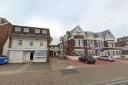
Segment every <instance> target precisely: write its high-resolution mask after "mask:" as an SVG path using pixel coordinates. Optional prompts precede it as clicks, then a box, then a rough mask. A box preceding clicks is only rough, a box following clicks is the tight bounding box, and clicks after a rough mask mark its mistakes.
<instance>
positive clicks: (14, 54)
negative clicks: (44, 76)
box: [0, 25, 51, 63]
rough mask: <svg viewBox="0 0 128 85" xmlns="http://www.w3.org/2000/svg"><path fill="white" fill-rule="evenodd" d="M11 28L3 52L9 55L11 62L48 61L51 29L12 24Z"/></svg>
mask: <svg viewBox="0 0 128 85" xmlns="http://www.w3.org/2000/svg"><path fill="white" fill-rule="evenodd" d="M0 29H3V30H4V29H7V27H4V28H1V27H0ZM9 30H11V32H9V34H8V36H7V37H6V42H5V43H4V44H3V46H4V47H3V52H2V54H3V55H7V56H8V57H9V63H21V62H47V61H48V51H49V47H50V41H51V37H50V32H49V29H46V28H37V27H28V26H19V25H10V29H9ZM0 32H1V33H2V31H0ZM5 33H6V32H5Z"/></svg>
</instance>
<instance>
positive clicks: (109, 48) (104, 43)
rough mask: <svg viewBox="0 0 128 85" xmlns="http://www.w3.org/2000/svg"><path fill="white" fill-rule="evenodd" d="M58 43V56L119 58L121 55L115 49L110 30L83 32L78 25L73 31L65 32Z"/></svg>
mask: <svg viewBox="0 0 128 85" xmlns="http://www.w3.org/2000/svg"><path fill="white" fill-rule="evenodd" d="M60 42H61V43H60V44H59V48H60V49H59V54H60V56H63V55H68V56H76V55H92V56H100V55H112V56H115V57H119V56H120V55H121V50H120V49H117V48H116V46H115V37H114V35H113V34H112V33H111V32H110V30H105V31H103V32H97V33H94V32H89V31H83V30H82V29H81V27H80V26H79V25H78V26H76V27H75V28H74V29H73V30H71V31H67V32H66V34H65V35H64V36H63V37H61V38H60Z"/></svg>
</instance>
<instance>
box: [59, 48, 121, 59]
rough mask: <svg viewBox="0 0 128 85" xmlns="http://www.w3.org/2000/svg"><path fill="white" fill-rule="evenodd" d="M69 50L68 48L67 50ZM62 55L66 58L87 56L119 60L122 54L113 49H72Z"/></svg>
mask: <svg viewBox="0 0 128 85" xmlns="http://www.w3.org/2000/svg"><path fill="white" fill-rule="evenodd" d="M69 49H70V48H69ZM60 53H61V52H60ZM63 54H64V55H67V56H79V55H89V56H104V55H106V56H108V55H110V56H113V57H114V58H119V57H121V55H122V52H121V50H120V49H115V48H107V49H106V48H100V47H98V48H90V47H89V48H87V47H83V48H78V47H77V48H75V47H74V48H73V49H72V51H67V52H66V51H65V52H64V53H63Z"/></svg>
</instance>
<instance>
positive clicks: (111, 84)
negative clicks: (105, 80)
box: [106, 80, 128, 85]
mask: <svg viewBox="0 0 128 85" xmlns="http://www.w3.org/2000/svg"><path fill="white" fill-rule="evenodd" d="M125 82H128V80H126V81H120V82H115V83H110V84H106V85H113V84H119V83H125Z"/></svg>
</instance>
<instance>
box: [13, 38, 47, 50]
mask: <svg viewBox="0 0 128 85" xmlns="http://www.w3.org/2000/svg"><path fill="white" fill-rule="evenodd" d="M18 40H23V41H22V46H18V45H17V43H18ZM30 40H33V46H29V43H30ZM41 41H43V46H40V42H41ZM12 42H13V43H12V48H38V49H39V48H40V49H47V40H46V39H35V38H33V39H28V38H25V39H19V38H18V39H17V38H13V39H12Z"/></svg>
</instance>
